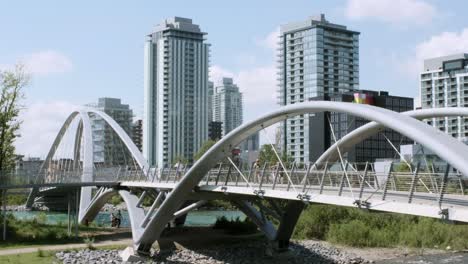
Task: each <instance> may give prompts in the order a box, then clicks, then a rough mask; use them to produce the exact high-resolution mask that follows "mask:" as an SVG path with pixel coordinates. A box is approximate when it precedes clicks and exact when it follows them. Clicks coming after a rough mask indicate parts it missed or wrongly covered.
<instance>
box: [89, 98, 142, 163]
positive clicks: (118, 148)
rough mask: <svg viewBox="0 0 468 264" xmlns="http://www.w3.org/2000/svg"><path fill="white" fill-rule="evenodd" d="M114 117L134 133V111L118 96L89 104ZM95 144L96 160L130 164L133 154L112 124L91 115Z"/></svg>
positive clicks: (127, 130)
mask: <svg viewBox="0 0 468 264" xmlns="http://www.w3.org/2000/svg"><path fill="white" fill-rule="evenodd" d="M86 106H88V107H93V108H95V109H97V110H100V111H102V112H104V113H106V114H108V115H109V116H110V117H112V118H113V119H114V120H115V122H117V124H119V126H120V127H122V128H123V130H125V132H127V134H128V135H129V136H131V134H132V119H133V111H132V110H131V109H130V107H129V106H128V105H127V104H122V102H121V101H120V99H117V98H107V97H104V98H99V99H98V102H97V103H93V104H87V105H86ZM90 120H91V122H92V127H93V128H92V130H93V143H94V144H93V145H94V162H97V163H103V164H112V165H128V164H132V162H131V161H130V159H131V155H130V154H129V152H128V150H127V148H126V147H124V145H123V143H122V141H121V140H120V138H119V137H118V136H117V134H116V133H115V132H113V130H112V129H111V128H110V126H109V125H108V124H107V123H106V122H105V121H104V119H102V118H101V117H99V116H96V115H91V117H90Z"/></svg>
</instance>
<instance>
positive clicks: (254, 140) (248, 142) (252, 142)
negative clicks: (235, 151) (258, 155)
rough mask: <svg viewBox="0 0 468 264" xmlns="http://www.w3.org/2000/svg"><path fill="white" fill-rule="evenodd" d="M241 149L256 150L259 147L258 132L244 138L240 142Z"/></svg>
mask: <svg viewBox="0 0 468 264" xmlns="http://www.w3.org/2000/svg"><path fill="white" fill-rule="evenodd" d="M239 147H240V149H241V150H242V151H257V150H259V148H260V133H259V132H257V133H255V134H253V135H251V136H249V137H248V138H246V139H245V140H244V141H243V142H242V143H241V144H240V146H239Z"/></svg>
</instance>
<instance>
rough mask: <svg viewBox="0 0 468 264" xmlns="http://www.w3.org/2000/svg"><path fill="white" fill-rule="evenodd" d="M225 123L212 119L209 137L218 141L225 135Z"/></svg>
mask: <svg viewBox="0 0 468 264" xmlns="http://www.w3.org/2000/svg"><path fill="white" fill-rule="evenodd" d="M222 126H223V123H222V122H216V121H210V123H209V124H208V137H209V138H210V139H211V140H213V141H217V140H220V139H221V138H222V137H223V127H222Z"/></svg>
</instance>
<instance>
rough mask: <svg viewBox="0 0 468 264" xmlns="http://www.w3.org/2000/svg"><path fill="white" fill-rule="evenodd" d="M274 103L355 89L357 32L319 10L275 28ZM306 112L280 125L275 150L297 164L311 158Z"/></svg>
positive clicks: (291, 102) (307, 98) (357, 81)
mask: <svg viewBox="0 0 468 264" xmlns="http://www.w3.org/2000/svg"><path fill="white" fill-rule="evenodd" d="M278 81H279V89H278V99H279V104H280V105H289V104H294V103H299V102H304V101H308V100H310V98H315V97H317V96H324V95H329V94H341V93H344V92H347V91H350V90H355V89H358V85H359V32H356V31H351V30H348V29H347V28H346V26H342V25H337V24H333V23H330V22H328V21H327V20H326V19H325V16H324V15H323V14H322V15H320V16H319V17H311V18H309V19H307V20H305V21H300V22H295V23H289V24H286V25H282V26H281V27H280V42H279V48H278ZM309 117H310V116H309V115H307V114H304V115H300V116H296V117H293V118H289V119H288V120H286V121H285V122H284V123H283V125H282V128H281V129H282V132H281V141H282V146H281V149H282V151H283V152H286V153H287V154H288V155H289V156H291V157H293V158H294V160H295V161H297V162H307V161H311V156H310V148H312V147H313V146H311V144H310V138H311V137H312V136H313V134H312V133H313V131H312V130H311V129H310V122H309Z"/></svg>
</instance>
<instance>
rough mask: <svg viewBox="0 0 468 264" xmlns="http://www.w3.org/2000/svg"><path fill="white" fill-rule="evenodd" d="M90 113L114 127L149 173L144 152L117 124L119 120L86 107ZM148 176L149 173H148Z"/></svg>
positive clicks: (140, 164) (144, 169)
mask: <svg viewBox="0 0 468 264" xmlns="http://www.w3.org/2000/svg"><path fill="white" fill-rule="evenodd" d="M86 111H87V112H88V113H94V114H96V115H98V116H100V117H101V118H102V119H104V120H105V121H106V123H107V124H108V125H109V126H110V127H112V129H113V130H114V131H115V133H117V135H118V136H119V138H120V139H121V140H122V142H123V143H124V144H125V146H126V147H127V149H128V150H129V151H130V153H131V154H132V156H133V157H134V158H135V161H136V162H137V163H138V166H140V168H141V169H142V170H143V172H144V174H145V175H146V174H147V170H148V168H149V166H148V162H147V161H146V159H145V158H144V157H143V154H142V153H141V152H140V150H139V149H138V148H137V146H136V145H135V143H133V140H132V139H131V138H130V137H129V136H128V134H127V132H125V130H123V129H122V127H120V126H119V124H117V122H115V121H114V119H113V118H112V117H110V116H109V115H107V114H106V113H104V112H102V111H98V110H95V109H86ZM146 176H148V175H146Z"/></svg>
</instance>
